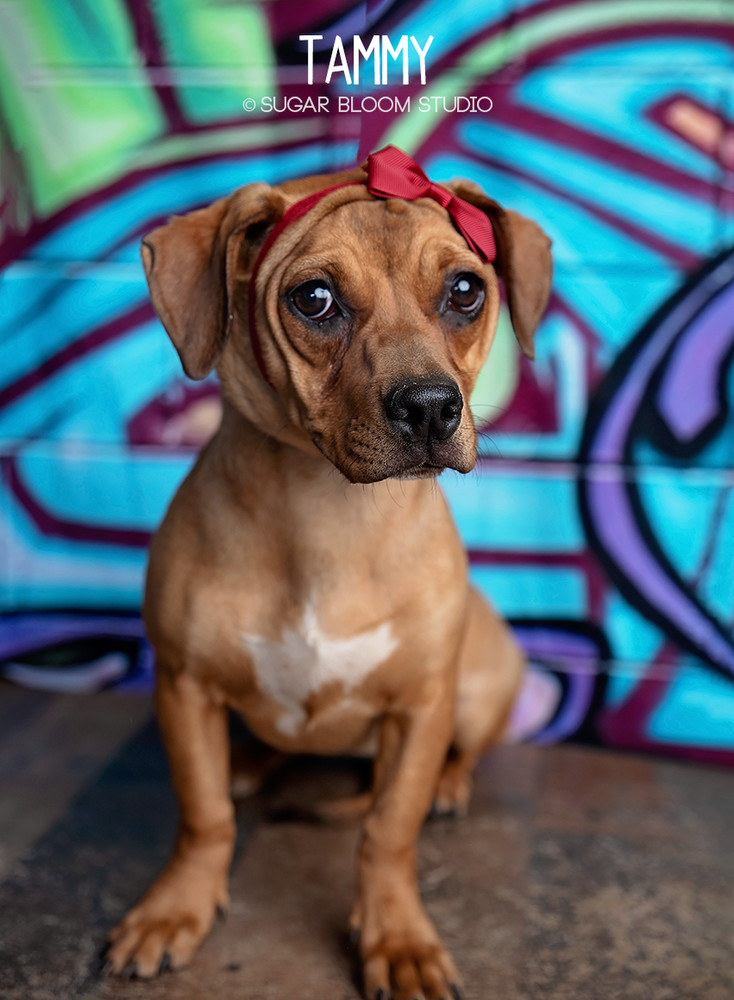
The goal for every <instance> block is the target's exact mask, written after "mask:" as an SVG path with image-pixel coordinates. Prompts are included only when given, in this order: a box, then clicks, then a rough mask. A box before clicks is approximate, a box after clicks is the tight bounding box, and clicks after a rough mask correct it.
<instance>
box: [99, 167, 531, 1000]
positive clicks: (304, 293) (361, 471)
mask: <svg viewBox="0 0 734 1000" xmlns="http://www.w3.org/2000/svg"><path fill="white" fill-rule="evenodd" d="M364 181H365V174H364V172H363V170H362V169H360V170H355V171H353V172H351V173H348V174H339V175H333V176H322V177H311V178H307V179H305V180H302V181H297V182H291V183H287V184H283V185H282V186H280V187H276V188H271V187H269V186H267V185H265V184H251V185H249V186H247V187H244V188H242V189H240V190H239V191H236V192H235V193H234V194H233V195H232V196H231V197H230V198H226V199H223V200H221V201H218V202H216V203H214V204H213V205H211V206H210V207H209V208H206V209H202V210H201V211H196V212H192V213H191V214H190V215H187V216H185V217H183V218H174V219H173V220H172V221H171V222H169V224H168V225H166V226H163V227H162V228H160V229H156V230H155V231H154V232H153V233H151V234H150V235H149V236H148V237H147V238H146V239H145V240H144V242H143V249H142V254H143V262H144V265H145V271H146V275H147V278H148V283H149V286H150V291H151V295H152V298H153V302H154V304H155V307H156V310H157V312H158V315H159V316H160V318H161V320H162V321H163V324H164V326H165V327H166V330H167V331H168V333H169V335H170V337H171V339H172V340H173V343H174V345H175V346H176V349H177V350H178V352H179V355H180V357H181V361H182V363H183V367H184V369H185V370H186V372H187V374H188V375H190V376H191V377H193V378H201V377H203V376H204V375H206V374H207V373H208V372H209V371H210V370H211V369H212V367H213V366H216V368H217V371H218V373H219V377H220V380H221V391H222V398H223V416H222V423H221V426H220V428H219V430H218V431H217V433H216V434H215V436H214V437H213V439H212V440H211V441H210V443H209V444H208V445H207V447H206V448H204V450H203V452H202V453H201V455H200V457H199V460H198V462H197V463H196V465H195V467H194V468H193V470H192V472H191V474H190V475H189V476H188V478H187V479H186V481H185V482H184V483H183V485H182V486H181V489H180V490H179V492H178V494H177V495H176V497H175V498H174V500H173V503H172V504H171V508H170V510H169V512H168V514H167V516H166V519H165V521H164V523H163V525H162V526H161V528H160V530H159V532H158V533H157V535H156V537H155V539H154V541H153V545H152V549H151V556H150V567H149V572H148V580H147V589H146V596H145V607H144V616H145V621H146V625H147V628H148V633H149V635H150V638H151V641H152V643H153V645H154V647H155V651H156V655H157V677H156V706H157V711H158V718H159V723H160V730H161V733H162V737H163V741H164V744H165V747H166V750H167V753H168V757H169V760H170V766H171V772H172V779H173V784H174V788H175V791H176V795H177V797H178V802H179V806H180V826H179V833H178V838H177V842H176V847H175V850H174V853H173V857H172V859H171V861H170V862H169V864H168V866H167V867H166V869H165V870H164V871H163V873H162V874H161V876H160V877H159V878H158V879H157V881H156V882H155V883H154V884H153V886H152V887H151V888H150V889H149V891H148V892H147V894H146V895H145V896H144V897H143V899H142V900H141V902H140V903H138V905H137V906H136V907H134V909H133V910H132V911H131V912H130V913H129V914H128V915H127V916H126V917H125V919H124V920H123V921H122V922H121V923H120V925H119V926H118V927H117V928H116V929H115V931H113V932H112V934H111V935H110V942H111V943H110V946H109V951H108V962H107V971H110V972H116V973H119V972H123V971H125V970H126V971H127V973H128V974H137V975H138V976H141V977H148V976H154V975H156V974H157V973H158V972H159V971H160V970H161V969H162V968H166V967H169V966H170V967H173V968H178V967H181V966H183V965H185V964H186V963H187V962H189V960H190V959H191V957H192V955H193V954H194V952H195V950H196V948H197V947H198V945H199V944H200V943H201V941H202V939H203V938H204V937H205V935H206V934H207V933H208V931H209V930H210V928H211V926H212V923H213V921H214V918H215V913H216V911H217V908H219V907H226V906H227V902H228V895H227V877H228V869H229V866H230V862H231V858H232V848H233V842H234V818H233V806H232V801H231V796H230V788H229V782H230V767H229V746H228V731H227V708H228V706H229V707H231V708H233V709H236V710H237V711H238V712H239V713H241V714H242V715H243V716H244V718H245V720H246V721H247V723H248V725H249V727H250V728H251V730H252V731H253V733H255V734H256V736H257V737H259V738H260V739H261V740H263V741H264V742H265V743H267V744H269V745H270V746H273V747H276V748H278V749H279V750H281V751H286V752H308V753H323V754H335V753H349V752H351V751H359V750H361V749H363V748H365V747H366V746H369V745H374V746H375V748H376V759H375V768H374V788H373V793H372V796H371V802H370V806H369V809H368V811H367V815H366V818H365V821H364V827H363V836H362V840H361V846H360V850H359V857H358V892H357V899H356V904H355V906H354V909H353V912H352V918H351V923H352V928H353V929H354V930H355V931H358V932H359V950H360V957H361V962H362V969H363V975H364V989H365V993H366V995H367V997H369V998H374V997H382V998H387V997H388V996H393V997H395V998H396V1000H412V998H415V997H426V998H439V997H443V998H447V997H449V995H450V994H451V993H453V994H454V996H458V995H459V992H460V991H459V986H458V981H459V980H458V975H457V973H456V970H455V968H454V965H453V963H452V960H451V958H450V956H449V955H448V953H447V952H446V951H445V949H444V948H443V946H442V944H441V942H440V940H439V937H438V934H437V933H436V930H435V928H434V926H433V924H432V923H431V921H430V920H429V918H428V916H427V915H426V913H425V911H424V909H423V906H422V904H421V900H420V898H419V894H418V889H417V885H416V876H415V870H414V859H415V844H416V838H417V836H418V832H419V830H420V827H421V824H422V822H423V819H424V817H425V815H426V813H427V811H428V809H429V807H430V805H431V802H432V800H434V801H435V802H436V803H437V805H438V807H439V808H441V809H444V810H450V809H452V808H454V809H462V808H464V807H465V805H466V802H467V798H468V795H469V785H470V776H471V771H472V768H473V766H474V764H475V762H476V760H477V757H478V755H479V754H480V753H481V752H482V750H483V749H484V748H485V747H487V746H488V745H489V744H491V743H492V742H493V741H495V740H496V739H497V738H498V737H499V736H500V735H501V734H502V732H503V729H504V727H505V723H506V720H507V716H508V712H509V710H510V707H511V705H512V701H513V698H514V695H515V693H516V691H517V688H518V684H519V682H520V679H521V675H522V665H523V658H522V655H521V653H520V652H519V650H518V648H517V647H516V645H515V643H514V641H513V639H512V638H511V636H510V633H509V631H508V629H507V627H506V626H505V624H504V623H503V622H502V621H501V620H500V619H499V618H498V617H497V615H496V614H495V613H494V612H493V611H492V610H491V609H490V608H489V607H488V605H487V604H486V603H485V602H484V600H483V599H482V598H480V596H479V595H478V594H477V592H476V591H474V590H472V589H471V588H470V587H469V584H468V581H467V564H466V557H465V553H464V550H463V548H462V545H461V543H460V540H459V538H458V536H457V533H456V529H455V527H454V524H453V522H452V519H451V515H450V514H449V511H448V509H447V506H446V503H445V500H444V498H443V496H442V494H441V492H440V491H439V490H438V489H437V488H436V486H435V483H434V482H433V479H434V477H435V476H436V475H438V474H439V473H440V472H441V471H442V470H443V469H444V468H453V469H457V470H459V471H460V472H468V471H469V470H470V469H471V468H472V467H473V465H474V463H475V458H476V433H475V430H474V425H473V422H472V417H471V415H470V412H469V406H468V400H469V396H470V393H471V391H472V387H473V385H474V382H475V379H476V376H477V373H478V372H479V370H480V368H481V367H482V365H483V363H484V361H485V359H486V357H487V352H488V351H489V347H490V344H491V342H492V338H493V335H494V330H495V325H496V321H497V315H498V310H499V303H500V299H499V290H498V282H497V274H499V276H500V277H501V278H502V279H503V282H504V285H505V289H506V292H507V298H508V303H509V308H510V313H511V318H512V321H513V326H514V328H515V331H516V334H517V337H518V340H519V341H520V344H521V345H522V347H523V350H524V351H525V353H526V354H528V355H531V356H532V339H533V332H534V330H535V327H536V325H537V323H538V321H539V318H540V316H541V314H542V312H543V309H544V307H545V304H546V301H547V298H548V293H549V288H550V280H551V257H550V250H549V247H550V243H549V241H548V239H547V238H546V237H545V236H544V234H543V233H542V232H541V230H540V229H539V228H538V227H537V226H536V225H535V224H534V223H532V222H530V221H529V220H528V219H525V218H523V217H522V216H520V215H518V214H516V213H514V212H511V211H505V210H503V209H502V208H501V207H500V206H499V205H498V204H497V203H496V202H494V201H492V200H491V199H489V198H487V197H486V196H485V195H484V194H483V193H482V192H481V191H480V190H479V189H478V188H476V187H475V186H474V185H471V184H469V183H466V182H455V183H453V184H451V185H448V186H447V188H443V189H439V188H437V187H436V186H435V185H434V186H432V191H433V192H434V193H435V192H444V194H441V195H440V197H443V198H444V200H445V198H446V197H448V196H447V195H445V192H446V191H447V190H448V191H449V192H451V193H453V195H455V196H457V197H459V198H461V199H463V202H464V203H466V202H468V203H470V204H471V205H473V206H475V207H478V208H479V209H480V210H481V211H482V212H483V213H484V214H485V217H486V219H489V220H490V221H491V225H492V229H493V231H494V238H495V240H496V244H497V259H496V262H495V266H496V271H495V267H493V266H492V265H491V264H489V263H484V262H483V261H482V260H481V259H480V257H479V256H478V255H477V254H476V253H475V252H473V250H471V249H470V248H469V246H468V245H467V241H466V239H465V238H464V236H462V235H461V234H460V232H458V231H457V229H456V228H455V226H454V224H453V223H452V218H451V217H450V215H449V212H448V211H447V210H446V209H445V208H444V207H442V204H437V202H436V199H435V198H434V193H432V194H431V195H430V196H429V197H421V198H420V199H419V200H405V199H404V198H403V197H401V198H387V199H385V198H377V197H374V196H373V194H371V193H370V191H369V190H368V188H367V186H366V185H365V183H364ZM349 182H351V183H349ZM326 189H328V193H327V194H326V195H324V196H323V197H321V198H320V200H317V201H316V200H314V199H311V200H310V201H309V202H308V203H307V207H308V211H306V212H305V214H301V215H300V216H299V215H298V213H296V216H295V217H294V218H293V220H292V221H291V223H290V224H289V225H288V226H287V227H286V228H284V229H282V231H281V232H279V234H278V236H277V239H275V240H274V241H273V242H272V245H270V246H269V247H268V249H267V252H266V253H265V255H264V256H263V255H262V254H260V250H261V248H262V246H263V244H264V242H265V240H266V237H267V236H268V233H269V232H270V231H271V230H272V228H273V226H274V225H276V223H278V220H281V219H282V218H283V216H284V213H285V212H286V210H287V209H288V208H289V206H292V205H294V204H295V203H301V202H302V199H304V198H305V197H306V196H310V195H311V194H313V193H314V192H318V191H322V190H326ZM311 202H313V204H311ZM292 215H293V213H291V216H292ZM256 260H257V265H258V266H257V275H256V280H254V281H253V282H252V284H250V279H251V276H252V273H253V268H254V267H255V262H256ZM250 297H252V301H251V302H249V299H250ZM248 302H249V316H248ZM391 479H401V480H404V482H402V483H401V484H400V485H396V484H395V483H392V484H391V483H390V480H391ZM355 484H361V485H355ZM449 749H451V754H450V756H449V757H448V758H447V755H448V753H449ZM447 759H448V762H447Z"/></svg>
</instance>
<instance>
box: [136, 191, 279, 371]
mask: <svg viewBox="0 0 734 1000" xmlns="http://www.w3.org/2000/svg"><path fill="white" fill-rule="evenodd" d="M284 207H285V202H284V199H283V197H282V195H281V194H280V193H279V192H278V191H276V190H274V189H273V188H271V187H269V186H268V185H267V184H250V185H248V186H247V187H244V188H240V190H239V191H236V192H235V193H234V194H233V195H231V196H230V197H229V198H222V199H220V200H219V201H215V202H214V204H212V205H209V207H208V208H201V209H199V210H198V211H195V212H190V213H189V214H188V215H182V216H174V217H173V218H172V219H171V220H170V222H168V223H167V224H166V225H165V226H160V227H159V228H158V229H154V230H153V232H151V233H149V234H148V235H147V236H146V237H145V239H144V240H143V243H142V246H141V248H140V254H141V257H142V259H143V267H144V268H145V276H146V278H147V279H148V288H149V289H150V297H151V298H152V300H153V305H154V306H155V311H156V312H157V313H158V316H159V317H160V320H161V322H162V323H163V326H164V327H165V328H166V331H167V333H168V335H169V337H170V338H171V340H172V341H173V344H174V346H175V348H176V350H177V351H178V355H179V357H180V358H181V364H182V365H183V369H184V371H185V372H186V374H187V375H188V376H189V377H190V378H193V379H202V378H204V377H205V376H206V375H208V374H209V372H210V371H211V370H212V368H213V367H214V365H215V364H216V363H217V360H218V359H219V356H220V354H221V353H222V351H223V349H224V345H225V344H226V342H227V337H228V336H229V330H230V327H231V324H232V306H231V299H232V291H233V287H234V277H235V273H236V272H237V269H238V266H239V267H242V266H245V267H246V265H247V258H248V256H249V258H250V266H251V265H252V261H253V258H252V255H247V254H243V253H242V251H243V249H244V247H245V246H246V244H247V241H248V239H249V240H254V239H255V238H256V237H255V234H257V237H262V235H263V231H264V229H265V228H267V227H268V226H269V225H270V224H272V223H274V222H276V221H277V219H278V218H279V217H280V216H281V215H282V213H283V211H284Z"/></svg>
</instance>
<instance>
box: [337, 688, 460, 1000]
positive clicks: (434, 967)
mask: <svg viewBox="0 0 734 1000" xmlns="http://www.w3.org/2000/svg"><path fill="white" fill-rule="evenodd" d="M453 702H454V687H453V683H452V681H451V680H450V679H448V678H446V677H435V678H433V679H432V680H431V690H430V693H429V694H428V697H427V698H426V699H423V700H422V704H421V705H420V707H415V708H411V709H406V710H405V711H402V712H399V713H395V714H391V715H390V716H388V717H387V718H386V720H385V722H384V724H383V729H382V736H381V742H380V750H379V752H378V757H377V761H376V766H375V797H374V803H373V806H372V809H371V810H370V813H369V815H368V817H367V820H366V822H365V826H364V832H363V838H362V842H361V845H360V850H359V859H358V896H357V903H356V906H355V909H354V912H353V915H352V929H353V931H358V932H359V949H360V956H361V960H362V968H363V975H364V991H365V995H366V996H367V998H368V1000H374V998H378V1000H383V998H384V1000H386V998H388V997H390V996H392V997H393V998H395V1000H414V998H422V997H426V998H429V1000H438V998H445V1000H449V998H450V996H452V995H453V996H454V997H458V996H460V991H459V986H458V976H457V973H456V969H455V968H454V964H453V962H452V960H451V957H450V956H449V954H448V952H447V951H446V950H445V948H444V947H443V945H442V944H441V941H440V939H439V937H438V934H437V932H436V929H435V928H434V926H433V924H432V922H431V920H430V919H429V917H428V915H427V914H426V912H425V910H424V909H423V904H422V903H421V900H420V896H419V893H418V885H417V878H416V872H415V850H416V840H417V838H418V834H419V831H420V828H421V825H422V823H423V820H424V818H425V816H426V813H427V812H428V809H429V807H430V805H431V800H432V797H433V793H434V790H435V788H436V781H437V778H438V775H439V772H440V770H441V766H442V764H443V762H444V759H445V757H446V752H447V750H448V746H449V742H450V739H451V730H452V721H453Z"/></svg>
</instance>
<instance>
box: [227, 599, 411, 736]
mask: <svg viewBox="0 0 734 1000" xmlns="http://www.w3.org/2000/svg"><path fill="white" fill-rule="evenodd" d="M242 641H243V643H244V645H245V648H246V649H247V651H248V653H249V654H250V656H251V657H252V664H253V668H254V670H255V675H256V677H257V682H258V687H259V688H260V689H261V690H262V691H263V692H264V693H267V694H269V695H270V696H271V698H273V699H274V700H275V701H277V702H278V704H279V705H282V707H283V709H284V710H285V711H284V713H283V714H282V715H281V716H280V718H279V719H278V722H277V726H278V729H280V731H281V732H282V733H283V734H284V735H286V736H295V735H296V733H297V732H298V730H299V729H300V728H301V727H302V726H303V724H304V723H305V722H306V711H305V709H304V704H305V702H306V700H307V698H308V697H309V695H311V694H315V693H316V692H317V691H319V690H320V689H321V688H322V687H324V685H326V684H329V683H332V682H334V681H339V682H341V684H342V685H343V689H344V693H345V694H347V693H348V692H349V691H351V690H352V689H353V688H355V687H357V686H358V685H359V684H361V682H362V681H363V680H364V679H365V677H367V676H368V675H369V674H370V673H372V671H373V670H374V669H375V668H376V667H378V666H379V665H380V664H381V663H384V662H385V660H386V659H387V658H388V657H389V656H390V655H391V653H393V652H394V651H395V650H396V649H397V646H398V642H397V639H396V638H395V636H394V635H393V634H392V630H391V628H390V625H389V624H388V623H387V622H385V623H383V624H382V625H378V626H377V627H376V628H373V629H367V630H366V631H365V632H359V633H358V634H357V635H355V636H352V638H351V639H331V638H329V636H328V635H326V634H325V633H324V632H322V630H321V628H320V627H319V622H318V619H317V617H316V611H315V610H314V608H313V607H312V606H311V605H308V606H307V607H306V610H305V612H304V614H303V620H302V622H301V625H300V627H299V628H297V629H293V628H285V629H284V630H283V634H282V637H281V639H280V641H277V642H274V641H273V640H271V639H262V638H260V636H257V635H248V634H247V633H245V632H243V633H242Z"/></svg>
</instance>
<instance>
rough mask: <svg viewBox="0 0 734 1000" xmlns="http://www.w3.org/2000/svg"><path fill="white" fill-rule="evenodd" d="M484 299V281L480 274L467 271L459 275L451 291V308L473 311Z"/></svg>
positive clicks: (449, 302)
mask: <svg viewBox="0 0 734 1000" xmlns="http://www.w3.org/2000/svg"><path fill="white" fill-rule="evenodd" d="M483 301H484V282H483V281H482V279H481V278H480V277H479V275H478V274H471V272H469V271H466V272H465V273H463V274H460V275H458V276H457V278H456V279H455V280H454V283H453V285H452V286H451V291H450V292H449V301H448V306H449V309H453V310H454V311H455V312H460V313H471V312H474V310H475V309H477V308H478V307H479V306H480V305H481V304H482V302H483Z"/></svg>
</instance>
